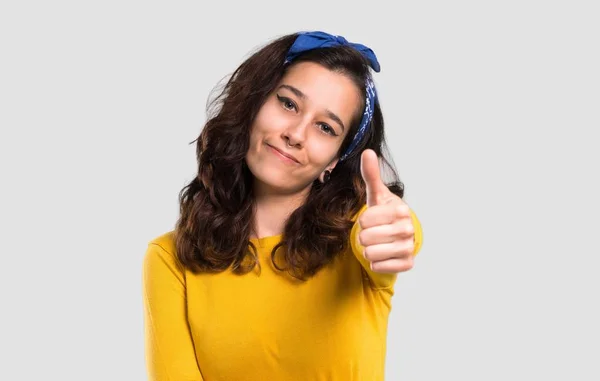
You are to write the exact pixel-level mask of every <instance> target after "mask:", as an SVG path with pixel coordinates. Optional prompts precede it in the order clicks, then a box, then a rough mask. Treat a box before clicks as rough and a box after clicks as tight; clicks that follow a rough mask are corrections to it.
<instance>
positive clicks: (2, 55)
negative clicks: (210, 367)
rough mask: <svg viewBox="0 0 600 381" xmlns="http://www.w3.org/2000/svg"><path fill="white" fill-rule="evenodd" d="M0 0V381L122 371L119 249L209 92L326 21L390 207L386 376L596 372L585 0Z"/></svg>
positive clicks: (592, 16) (132, 334)
mask: <svg viewBox="0 0 600 381" xmlns="http://www.w3.org/2000/svg"><path fill="white" fill-rule="evenodd" d="M204 4H205V5H202V2H199V1H198V2H185V3H184V2H167V1H162V2H156V1H151V2H142V1H137V2H134V1H124V0H122V1H102V2H100V1H97V2H82V1H80V2H77V1H70V2H66V1H54V2H41V1H38V2H27V1H6V2H2V3H1V5H0V127H1V130H0V131H1V135H0V158H1V159H2V160H1V166H2V171H1V179H2V187H1V192H2V197H0V207H1V209H0V223H1V228H2V230H0V231H1V237H2V244H1V247H2V264H1V265H0V293H1V299H0V306H1V307H0V308H1V310H2V313H1V314H0V319H2V323H1V324H0V348H1V352H2V353H3V356H2V357H3V359H2V360H1V361H0V362H1V366H0V379H2V380H33V379H38V378H44V379H61V380H81V379H86V380H107V379H110V380H144V379H145V378H146V373H145V364H144V353H143V352H144V347H143V327H142V304H141V260H142V257H143V255H144V251H145V249H146V244H147V242H148V241H149V240H150V239H151V238H153V237H155V236H156V235H159V234H161V233H163V232H165V231H167V230H170V229H172V227H173V225H174V222H175V220H176V218H177V212H178V210H177V193H178V192H179V190H180V189H181V187H182V186H183V185H184V184H185V183H186V181H188V180H189V179H190V177H191V176H193V171H194V168H195V156H194V147H193V146H192V145H189V144H188V143H189V142H191V141H192V140H193V139H194V138H195V137H196V136H197V134H198V132H199V130H200V128H201V126H202V123H203V121H204V117H205V113H204V110H205V103H206V100H207V97H208V95H209V93H210V91H211V89H212V88H213V86H214V85H215V84H216V83H217V82H218V81H219V80H221V79H222V78H223V77H224V76H226V75H227V74H229V73H231V71H232V70H233V69H235V67H236V66H237V65H238V64H239V63H241V62H242V60H243V59H244V58H245V57H246V55H247V54H248V53H249V52H250V51H251V50H252V49H254V48H256V47H258V46H260V45H262V44H263V43H265V42H267V41H268V40H270V39H271V38H274V37H276V36H279V35H281V34H285V33H289V32H293V31H297V30H312V29H318V30H325V31H328V32H330V33H335V34H341V35H344V36H345V37H347V38H348V39H349V40H350V41H354V42H361V43H364V44H366V45H368V46H370V47H371V48H373V50H374V51H375V52H376V53H377V55H378V57H379V60H380V62H381V66H382V71H381V73H378V74H376V75H375V79H376V84H377V87H378V91H379V93H380V98H381V103H382V107H383V111H384V116H385V120H386V126H387V132H388V139H389V142H390V145H391V147H393V153H394V159H395V162H396V165H397V168H398V170H399V172H400V175H401V178H402V180H403V181H404V182H405V185H406V200H407V202H408V203H409V204H410V205H411V206H412V208H413V209H414V210H415V211H416V212H417V214H418V216H419V217H420V219H421V221H422V223H423V227H424V234H425V236H424V237H425V241H424V246H423V249H422V252H421V254H420V255H419V257H418V260H417V262H416V267H415V268H414V269H413V270H412V271H410V272H408V273H405V274H402V275H401V276H400V278H399V281H398V284H397V287H396V290H397V293H396V296H395V297H394V302H393V303H394V304H393V312H392V315H391V318H390V327H389V347H388V357H387V371H386V374H387V379H388V380H411V381H417V380H459V379H460V380H507V379H511V380H533V379H536V380H539V379H556V380H598V379H600V369H599V368H598V357H599V355H600V344H598V343H599V342H600V334H599V333H600V332H599V328H598V322H599V321H600V313H599V312H598V307H599V306H598V304H599V303H598V300H599V299H600V298H599V296H598V293H599V290H600V284H599V283H600V282H599V281H598V276H597V268H598V265H599V263H600V261H599V259H598V255H599V254H600V250H599V245H598V242H597V238H598V237H599V235H598V232H597V230H598V228H599V227H600V224H599V222H598V214H599V213H600V207H599V202H598V191H599V190H600V187H599V185H598V177H599V176H598V173H599V168H598V167H599V163H600V157H599V156H600V155H599V154H598V148H597V145H598V141H599V140H598V127H600V116H599V114H600V112H599V111H600V110H599V106H600V91H599V88H600V76H599V70H598V68H599V67H600V59H599V49H598V47H599V46H600V43H599V36H600V30H599V27H598V16H599V12H598V5H597V2H593V1H587V2H585V1H562V2H558V1H544V2H542V1H524V0H521V1H502V2H500V1H496V2H489V1H485V2H484V1H451V2H450V1H410V2H408V1H402V2H392V1H389V2H388V1H385V2H383V1H369V2H368V3H367V2H361V3H358V2H357V3H353V4H351V3H347V2H341V1H338V2H328V1H322V0H321V1H313V0H310V1H309V0H306V1H302V2H289V1H264V0H260V1H255V2H245V3H242V2H225V1H222V2H211V3H210V4H207V3H204Z"/></svg>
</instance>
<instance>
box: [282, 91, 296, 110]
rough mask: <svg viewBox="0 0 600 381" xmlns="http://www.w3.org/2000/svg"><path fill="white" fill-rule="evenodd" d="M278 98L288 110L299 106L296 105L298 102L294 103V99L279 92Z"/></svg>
mask: <svg viewBox="0 0 600 381" xmlns="http://www.w3.org/2000/svg"><path fill="white" fill-rule="evenodd" d="M277 99H278V100H279V102H281V104H282V106H283V108H284V109H286V110H288V111H292V110H297V109H298V107H296V104H295V103H294V101H292V100H291V99H290V98H287V97H282V96H281V95H279V94H277Z"/></svg>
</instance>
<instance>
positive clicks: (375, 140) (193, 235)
mask: <svg viewBox="0 0 600 381" xmlns="http://www.w3.org/2000/svg"><path fill="white" fill-rule="evenodd" d="M296 36H297V34H291V35H286V36H283V37H279V38H277V39H275V40H273V41H272V42H270V43H268V44H267V45H265V46H263V47H262V48H260V49H259V50H257V51H256V52H254V53H253V54H251V55H250V56H249V57H248V58H247V59H246V60H245V61H244V62H243V63H242V64H241V65H240V66H239V67H238V68H237V69H236V70H235V71H234V72H233V74H232V75H231V76H230V77H229V79H228V80H227V81H226V83H225V85H224V86H223V88H222V90H221V91H220V94H218V96H217V97H216V98H214V99H213V100H212V101H210V102H209V103H208V106H207V113H208V118H207V122H206V124H205V126H204V128H203V129H202V131H201V133H200V136H199V137H198V138H197V139H196V140H195V141H194V142H195V143H196V155H197V161H198V173H197V175H196V177H195V178H194V179H193V180H192V181H191V182H190V183H189V184H187V185H186V186H185V187H184V188H183V189H182V190H181V192H180V194H179V203H180V217H179V219H178V221H177V224H176V229H175V245H176V248H177V257H178V259H179V261H180V262H181V264H182V265H183V266H184V267H185V268H187V269H189V270H190V271H192V272H194V273H199V272H221V271H225V270H227V269H231V270H232V271H233V272H234V273H236V274H245V273H248V272H250V271H252V270H253V269H255V268H258V270H259V271H260V262H259V261H258V255H257V250H256V247H255V246H254V245H253V244H252V243H251V242H250V234H251V231H252V221H253V218H252V217H253V211H254V195H253V188H252V182H253V175H252V173H251V172H250V170H249V169H248V166H247V164H246V162H245V156H246V153H247V151H248V148H249V139H250V128H251V126H252V123H253V121H254V118H255V116H256V115H257V113H258V111H259V109H260V107H261V106H262V105H263V103H264V102H265V100H266V99H267V97H268V96H269V94H271V92H272V91H274V90H275V87H276V86H277V85H278V83H279V82H280V80H281V79H282V77H283V76H284V75H285V73H286V71H287V70H288V69H289V67H291V65H295V64H296V63H299V62H303V61H311V62H315V63H318V64H320V65H322V66H324V67H326V68H328V69H330V70H332V71H336V72H339V73H341V74H343V75H346V76H348V77H349V78H351V79H352V80H353V81H354V83H355V84H356V86H357V87H358V88H359V89H364V84H365V81H366V78H367V76H368V75H370V72H369V68H368V62H367V61H366V60H365V59H364V58H363V57H362V55H361V54H360V53H358V52H357V51H356V50H354V49H352V48H350V47H331V48H321V49H315V50H311V51H308V52H305V53H303V54H302V55H300V56H298V57H297V58H296V59H295V60H294V61H293V62H292V63H288V64H284V60H285V56H286V53H287V51H288V49H289V48H290V47H291V45H292V43H293V42H294V40H295V38H296ZM361 94H363V98H362V106H361V109H360V110H358V112H357V114H356V115H355V117H354V120H353V122H352V125H351V128H350V130H349V132H348V135H347V137H346V139H345V140H344V142H343V144H342V146H341V148H340V152H339V154H341V153H342V152H344V151H345V150H346V148H347V147H348V146H349V145H350V142H351V140H352V138H353V136H354V134H355V133H356V130H357V129H358V125H359V123H360V119H361V116H362V110H363V109H364V102H365V99H364V90H363V91H361ZM366 148H370V149H372V150H374V151H375V152H376V153H377V156H378V157H379V158H380V162H381V163H382V164H383V166H384V169H387V171H386V175H387V176H386V177H387V180H388V181H389V182H388V183H387V184H388V186H389V187H390V189H391V190H392V191H393V192H394V193H395V194H397V195H398V196H400V197H403V194H404V185H403V184H402V183H401V182H400V180H399V178H398V175H397V173H396V171H395V169H394V167H393V164H392V161H391V159H390V158H389V157H388V155H385V154H384V152H386V153H387V147H386V144H385V139H384V124H383V115H382V112H381V108H380V105H379V103H376V104H375V107H374V114H373V119H372V121H371V125H370V128H369V129H368V132H367V133H366V134H365V136H364V138H363V139H362V142H361V143H360V144H359V145H358V146H357V147H356V148H355V149H354V151H353V153H352V154H351V155H350V156H349V157H347V158H346V159H345V160H344V161H342V162H339V163H338V164H337V165H336V167H335V168H334V170H333V171H332V173H331V176H330V180H329V181H327V182H326V183H321V182H320V181H319V180H318V179H315V181H314V183H313V184H312V187H311V190H310V192H309V195H308V197H307V199H306V202H305V203H304V204H303V205H302V206H300V207H299V208H298V209H296V210H295V211H294V212H293V213H292V214H291V216H290V217H289V219H288V220H287V221H286V224H285V228H284V232H283V238H282V240H281V242H279V244H278V245H276V246H275V248H274V249H273V251H272V252H271V260H272V262H273V265H274V266H275V267H276V268H277V269H278V270H281V271H287V272H288V273H289V274H290V275H291V276H293V277H294V278H297V279H300V280H306V279H307V278H310V277H311V276H313V275H314V274H316V273H317V272H318V271H319V269H321V268H322V267H323V266H325V265H327V264H328V263H330V262H331V261H332V260H333V259H334V258H335V257H336V256H337V255H338V254H339V253H341V252H342V251H343V250H345V249H347V247H348V244H349V234H350V229H351V228H352V224H353V223H352V221H351V218H352V216H353V215H355V214H356V213H357V212H358V211H359V210H360V208H361V207H362V206H363V205H364V204H365V203H366V191H365V189H366V188H365V185H364V182H363V180H362V176H361V172H360V153H361V152H362V151H363V150H364V149H366ZM282 248H283V249H284V250H279V249H282Z"/></svg>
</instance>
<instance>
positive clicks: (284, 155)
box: [267, 144, 300, 164]
mask: <svg viewBox="0 0 600 381" xmlns="http://www.w3.org/2000/svg"><path fill="white" fill-rule="evenodd" d="M267 147H268V148H269V150H270V151H271V152H272V153H274V154H275V155H277V156H279V157H280V158H281V159H282V160H283V161H285V162H288V163H290V162H293V163H294V164H300V162H299V161H298V159H296V158H295V157H294V156H293V155H291V154H289V153H286V152H283V151H282V150H280V149H279V148H275V147H273V146H272V145H269V144H267Z"/></svg>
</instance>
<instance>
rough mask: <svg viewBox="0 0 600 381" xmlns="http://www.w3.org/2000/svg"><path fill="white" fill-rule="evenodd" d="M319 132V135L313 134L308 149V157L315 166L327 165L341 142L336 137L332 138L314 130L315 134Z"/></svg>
mask: <svg viewBox="0 0 600 381" xmlns="http://www.w3.org/2000/svg"><path fill="white" fill-rule="evenodd" d="M317 134H320V135H321V136H315V137H314V138H313V139H311V142H310V149H309V151H308V152H309V159H310V162H311V163H313V165H314V166H315V167H319V169H320V168H321V167H325V166H327V165H328V164H329V163H330V162H331V161H332V160H333V159H334V158H335V156H336V154H337V152H338V150H339V147H340V145H341V142H338V141H337V139H336V140H334V139H332V138H330V137H329V136H324V135H323V133H321V132H319V131H316V133H315V135H317Z"/></svg>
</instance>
